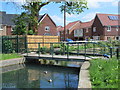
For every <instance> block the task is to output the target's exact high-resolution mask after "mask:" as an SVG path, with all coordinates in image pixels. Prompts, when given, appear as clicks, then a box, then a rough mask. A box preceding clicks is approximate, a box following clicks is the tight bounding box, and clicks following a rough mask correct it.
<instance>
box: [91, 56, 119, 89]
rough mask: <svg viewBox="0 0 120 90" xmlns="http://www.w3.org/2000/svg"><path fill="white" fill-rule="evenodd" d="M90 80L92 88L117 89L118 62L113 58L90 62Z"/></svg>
mask: <svg viewBox="0 0 120 90" xmlns="http://www.w3.org/2000/svg"><path fill="white" fill-rule="evenodd" d="M90 64H91V66H90V68H89V71H90V80H91V82H92V87H93V88H118V82H119V80H118V60H116V59H115V58H112V59H108V60H104V59H103V60H102V59H95V60H91V61H90Z"/></svg>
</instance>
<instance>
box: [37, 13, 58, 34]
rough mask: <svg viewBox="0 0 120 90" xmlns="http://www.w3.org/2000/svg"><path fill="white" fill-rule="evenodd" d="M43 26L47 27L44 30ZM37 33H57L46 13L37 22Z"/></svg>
mask: <svg viewBox="0 0 120 90" xmlns="http://www.w3.org/2000/svg"><path fill="white" fill-rule="evenodd" d="M45 28H49V30H46V29H45ZM38 35H50V36H56V35H57V27H56V24H55V23H54V22H53V20H52V19H51V18H50V16H49V15H48V14H45V15H44V16H43V18H42V19H41V20H40V22H39V27H38Z"/></svg>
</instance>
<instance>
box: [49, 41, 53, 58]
mask: <svg viewBox="0 0 120 90" xmlns="http://www.w3.org/2000/svg"><path fill="white" fill-rule="evenodd" d="M53 52H54V50H53V43H50V54H52V58H53Z"/></svg>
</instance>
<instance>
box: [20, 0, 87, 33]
mask: <svg viewBox="0 0 120 90" xmlns="http://www.w3.org/2000/svg"><path fill="white" fill-rule="evenodd" d="M26 1H27V0H26ZM37 1H38V2H34V1H33V2H32V1H31V2H26V3H25V4H24V5H22V7H23V9H25V12H24V13H26V14H27V16H28V17H29V20H30V21H29V27H28V29H29V30H33V31H34V32H35V33H36V34H37V30H38V19H39V12H40V10H41V8H42V7H44V6H45V5H48V4H49V3H61V4H62V5H61V6H60V9H61V12H63V11H64V6H66V12H67V13H69V14H75V13H77V14H79V13H81V12H83V11H84V9H85V8H87V1H86V0H77V2H75V1H74V0H69V2H66V1H59V2H55V1H52V0H49V2H43V1H42V0H37Z"/></svg>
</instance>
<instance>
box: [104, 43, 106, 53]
mask: <svg viewBox="0 0 120 90" xmlns="http://www.w3.org/2000/svg"><path fill="white" fill-rule="evenodd" d="M105 52H106V48H105V45H104V54H105Z"/></svg>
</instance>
